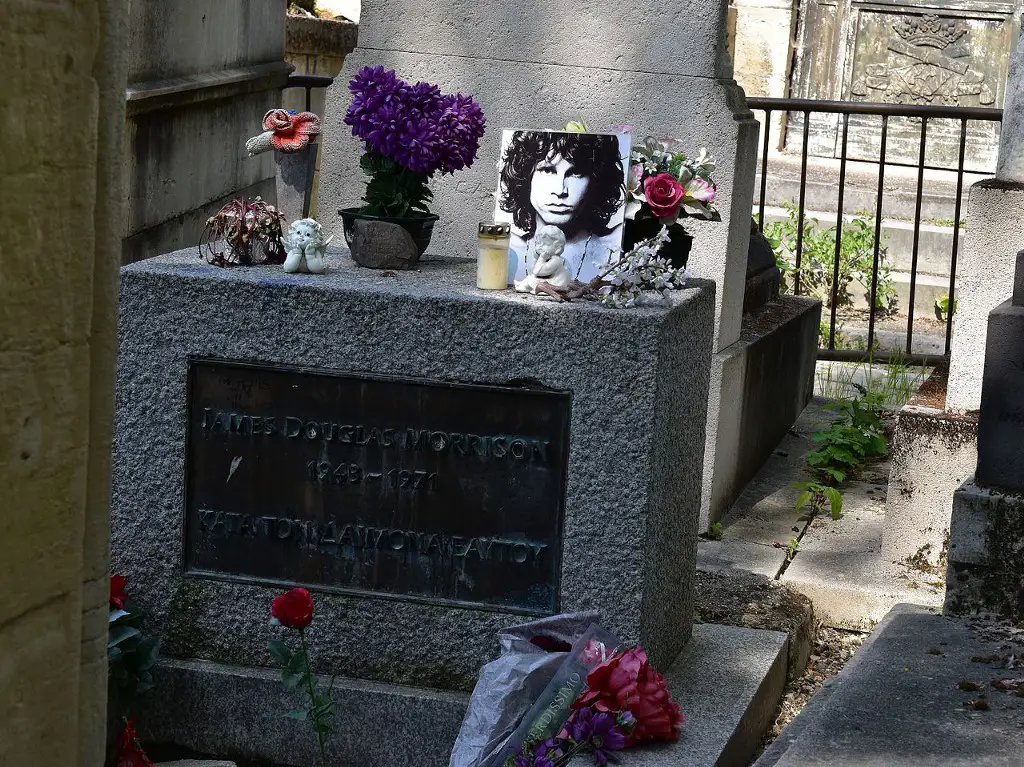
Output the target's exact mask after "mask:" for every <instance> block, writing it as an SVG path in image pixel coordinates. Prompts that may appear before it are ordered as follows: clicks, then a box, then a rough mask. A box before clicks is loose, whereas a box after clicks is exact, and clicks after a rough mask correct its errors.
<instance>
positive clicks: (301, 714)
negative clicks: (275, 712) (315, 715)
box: [285, 708, 309, 722]
mask: <svg viewBox="0 0 1024 767" xmlns="http://www.w3.org/2000/svg"><path fill="white" fill-rule="evenodd" d="M285 716H287V717H288V718H289V719H295V720H296V721H299V722H305V721H306V720H307V719H309V711H307V710H306V709H304V708H293V709H292V710H291V711H289V712H288V713H287V714H285Z"/></svg>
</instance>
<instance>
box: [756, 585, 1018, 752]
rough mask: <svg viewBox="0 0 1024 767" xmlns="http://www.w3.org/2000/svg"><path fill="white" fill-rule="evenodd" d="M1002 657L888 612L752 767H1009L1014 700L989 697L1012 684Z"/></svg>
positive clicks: (932, 624)
mask: <svg viewBox="0 0 1024 767" xmlns="http://www.w3.org/2000/svg"><path fill="white" fill-rule="evenodd" d="M1008 652H1010V653H1012V652H1013V650H1012V649H1011V646H1009V645H1006V644H1004V641H1003V640H1002V639H999V638H998V634H997V633H996V632H993V631H991V630H988V631H986V629H985V628H984V627H983V626H981V625H979V626H972V625H971V623H970V622H968V621H964V620H962V619H955V618H948V617H945V616H942V615H936V614H933V613H931V612H929V611H928V610H927V609H926V608H924V607H920V606H917V605H907V604H901V605H897V606H896V607H894V608H893V609H892V610H891V611H890V612H889V614H888V615H887V616H886V618H885V619H884V620H883V621H882V622H881V623H879V624H878V627H877V628H876V629H875V631H874V633H873V634H872V636H871V637H870V638H869V639H868V641H867V642H865V644H864V645H863V646H862V647H861V648H860V650H858V651H857V654H856V655H855V656H854V657H853V659H852V660H851V661H850V663H849V664H847V666H846V667H845V668H844V669H843V670H842V672H840V674H839V676H837V677H835V678H834V679H831V680H828V681H827V682H826V683H825V686H823V687H822V688H821V689H820V690H819V691H818V692H817V693H815V695H814V697H813V698H811V700H810V702H809V703H808V705H807V707H806V708H804V710H803V711H802V712H801V713H800V715H799V716H797V718H796V719H794V720H793V722H792V723H790V724H789V725H788V726H787V727H786V729H784V730H783V731H782V734H781V735H780V736H779V738H778V739H777V740H776V741H775V742H774V743H773V744H772V746H771V747H770V748H769V749H768V750H766V751H765V753H764V754H762V756H761V757H760V758H759V759H758V760H757V762H755V767H775V765H778V767H811V766H812V765H813V766H815V767H911V765H912V766H913V767H919V766H921V765H926V766H927V767H932V766H934V767H940V765H941V766H942V767H1011V765H1013V766H1014V767H1016V765H1020V764H1021V745H1020V743H1021V741H1020V717H1021V713H1022V711H1024V699H1022V698H1018V697H1015V696H1014V695H1013V693H1012V692H1005V691H1001V690H999V689H996V688H994V687H993V683H994V682H997V681H999V680H1002V679H1005V678H1007V677H1015V676H1019V674H1016V673H1015V672H1013V671H1011V670H1009V669H1007V668H1006V660H1005V659H1006V655H1007V653H1008ZM986 657H988V658H993V657H994V658H1002V661H1001V662H995V661H994V660H993V661H992V662H979V661H976V660H974V659H976V658H986ZM965 681H967V682H973V683H974V684H975V685H977V688H976V689H970V688H968V689H966V690H965V689H962V688H961V687H960V685H961V683H962V682H965ZM979 699H980V700H982V701H984V702H985V703H986V704H987V705H986V707H985V708H984V709H979V708H974V707H972V706H971V705H969V704H970V703H971V701H977V700H979Z"/></svg>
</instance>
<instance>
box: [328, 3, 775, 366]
mask: <svg viewBox="0 0 1024 767" xmlns="http://www.w3.org/2000/svg"><path fill="white" fill-rule="evenodd" d="M725 18H726V3H725V2H721V1H720V2H716V3H711V4H699V3H686V4H677V5H671V6H666V5H665V4H664V3H659V2H655V1H654V0H631V2H627V3H622V2H611V0H601V1H600V2H583V1H582V0H574V1H573V2H569V3H558V4H555V3H547V2H539V0H526V1H524V2H519V3H507V2H500V1H499V0H487V1H485V2H481V1H480V0H436V1H435V2H431V3H422V2H420V1H419V0H381V2H374V3H370V4H368V6H367V7H366V8H364V9H363V13H362V16H361V18H360V24H359V46H358V47H357V48H356V50H355V51H353V52H352V53H351V54H349V55H348V57H347V58H346V59H345V64H344V66H343V68H342V71H341V74H340V75H339V77H338V78H337V79H336V81H335V84H334V86H333V87H332V88H331V89H330V92H329V94H328V97H327V114H326V121H325V126H324V134H325V135H326V136H330V139H329V140H328V141H326V142H325V144H324V147H323V159H322V163H321V180H320V192H319V194H320V203H321V204H320V210H321V215H322V217H323V218H324V222H325V224H327V226H328V228H330V222H331V220H332V219H333V217H334V216H335V215H336V211H337V210H338V209H339V208H343V207H348V206H351V205H355V204H358V203H359V199H360V196H361V195H362V188H363V187H362V181H363V178H364V177H363V173H362V171H361V170H360V169H359V164H358V162H359V156H360V154H361V153H362V146H361V143H360V142H359V141H358V140H356V139H354V138H352V137H351V131H350V130H349V129H348V127H347V126H346V125H345V124H344V122H343V119H344V116H345V112H346V110H347V108H348V104H349V100H350V94H349V92H348V88H347V86H348V81H349V80H350V79H351V77H352V76H353V75H354V74H355V73H356V72H357V71H358V70H359V68H360V67H363V66H376V65H378V64H379V65H383V66H384V67H385V68H390V69H394V70H395V71H397V72H398V74H399V75H400V76H401V77H402V78H404V79H406V80H409V81H413V82H415V81H416V80H427V81H429V82H432V83H436V84H437V85H439V86H440V88H441V90H442V91H443V92H455V91H458V92H462V93H467V94H472V95H473V96H474V97H475V98H476V99H477V100H478V101H479V102H480V104H481V106H482V107H483V109H484V112H485V114H486V116H487V125H488V131H487V134H486V135H485V136H484V140H483V143H482V145H481V149H480V156H479V159H478V161H477V163H476V164H475V165H474V166H473V168H471V169H470V170H468V171H462V172H460V173H459V174H457V175H456V176H455V177H448V178H442V179H438V180H437V181H436V183H435V184H434V190H435V197H436V200H435V204H434V206H433V211H434V212H435V213H437V214H439V215H440V217H441V220H440V222H439V223H438V225H437V226H436V227H435V229H434V239H433V241H432V243H431V252H432V253H437V254H444V255H448V256H471V255H473V254H474V253H475V248H476V225H477V223H478V222H479V221H481V220H483V219H488V218H490V217H491V215H492V214H493V211H494V197H493V194H494V191H495V189H496V188H497V171H496V169H495V165H496V163H497V160H498V151H499V143H500V138H501V130H502V129H503V128H516V127H525V128H535V127H542V128H560V127H562V126H563V125H565V123H566V122H567V121H569V120H578V119H583V120H585V121H586V122H587V123H588V125H590V126H593V127H598V126H607V125H616V124H623V123H628V124H631V125H632V127H633V132H634V139H635V140H643V138H644V137H646V136H648V135H654V136H674V137H677V138H680V139H683V140H684V141H685V142H686V144H687V145H688V146H689V147H691V148H692V151H694V152H696V151H697V150H698V149H699V148H700V147H702V146H703V147H707V148H708V150H709V151H710V152H711V153H712V154H714V155H715V157H716V159H717V160H718V170H717V172H716V174H715V178H716V180H717V182H718V185H719V195H720V196H719V197H718V199H717V200H716V205H717V207H718V209H719V210H720V211H721V216H722V221H721V222H698V221H696V220H695V219H689V220H687V221H686V226H687V228H688V229H689V231H690V232H691V233H692V234H693V235H694V237H695V243H694V248H693V252H692V254H691V256H690V262H689V268H690V270H691V271H692V272H693V274H694V275H695V276H698V277H705V278H708V279H712V280H714V281H715V283H716V286H717V296H716V314H715V317H716V332H715V351H716V352H717V351H720V350H722V349H724V348H725V347H727V346H729V345H730V344H732V343H734V342H735V341H736V340H737V339H738V338H739V334H740V321H741V317H742V309H743V289H744V278H745V275H746V259H747V246H748V242H749V236H750V213H751V204H752V199H753V184H754V170H755V163H754V158H755V155H756V152H757V123H756V121H755V120H754V119H753V114H752V113H751V112H750V111H749V110H747V108H746V105H745V103H744V100H743V95H742V91H741V90H740V89H739V87H738V86H737V85H736V83H735V82H734V81H733V80H732V62H731V60H730V58H729V54H728V49H727V43H726V23H725Z"/></svg>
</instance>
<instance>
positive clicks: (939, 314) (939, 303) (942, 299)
mask: <svg viewBox="0 0 1024 767" xmlns="http://www.w3.org/2000/svg"><path fill="white" fill-rule="evenodd" d="M956 306H957V300H956V299H955V298H954V299H953V314H956ZM948 317H949V293H943V294H942V295H941V296H939V297H938V298H936V299H935V319H937V320H940V321H941V322H945V321H946V319H947V318H948Z"/></svg>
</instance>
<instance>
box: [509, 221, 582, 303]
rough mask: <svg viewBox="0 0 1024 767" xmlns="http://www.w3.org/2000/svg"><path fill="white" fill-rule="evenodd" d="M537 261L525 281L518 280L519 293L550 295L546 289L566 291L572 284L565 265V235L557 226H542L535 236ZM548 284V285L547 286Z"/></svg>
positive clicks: (516, 285) (517, 288)
mask: <svg viewBox="0 0 1024 767" xmlns="http://www.w3.org/2000/svg"><path fill="white" fill-rule="evenodd" d="M533 240H534V243H535V244H536V259H535V260H534V262H533V266H532V267H530V273H529V274H528V275H526V278H525V279H522V280H516V281H515V283H514V285H515V289H516V291H517V292H518V293H533V294H534V295H536V294H537V292H538V291H540V292H541V293H549V292H550V291H548V290H545V289H544V288H545V287H551V288H559V289H564V288H567V287H569V285H570V284H571V283H572V281H573V280H572V275H571V274H570V273H569V269H568V267H566V265H565V259H564V258H563V257H562V253H563V252H564V251H565V234H563V232H562V230H561V229H559V228H558V227H557V226H552V225H551V224H548V225H547V226H542V227H541V228H540V229H538V230H537V234H535V235H534V238H533ZM545 283H546V285H545Z"/></svg>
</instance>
